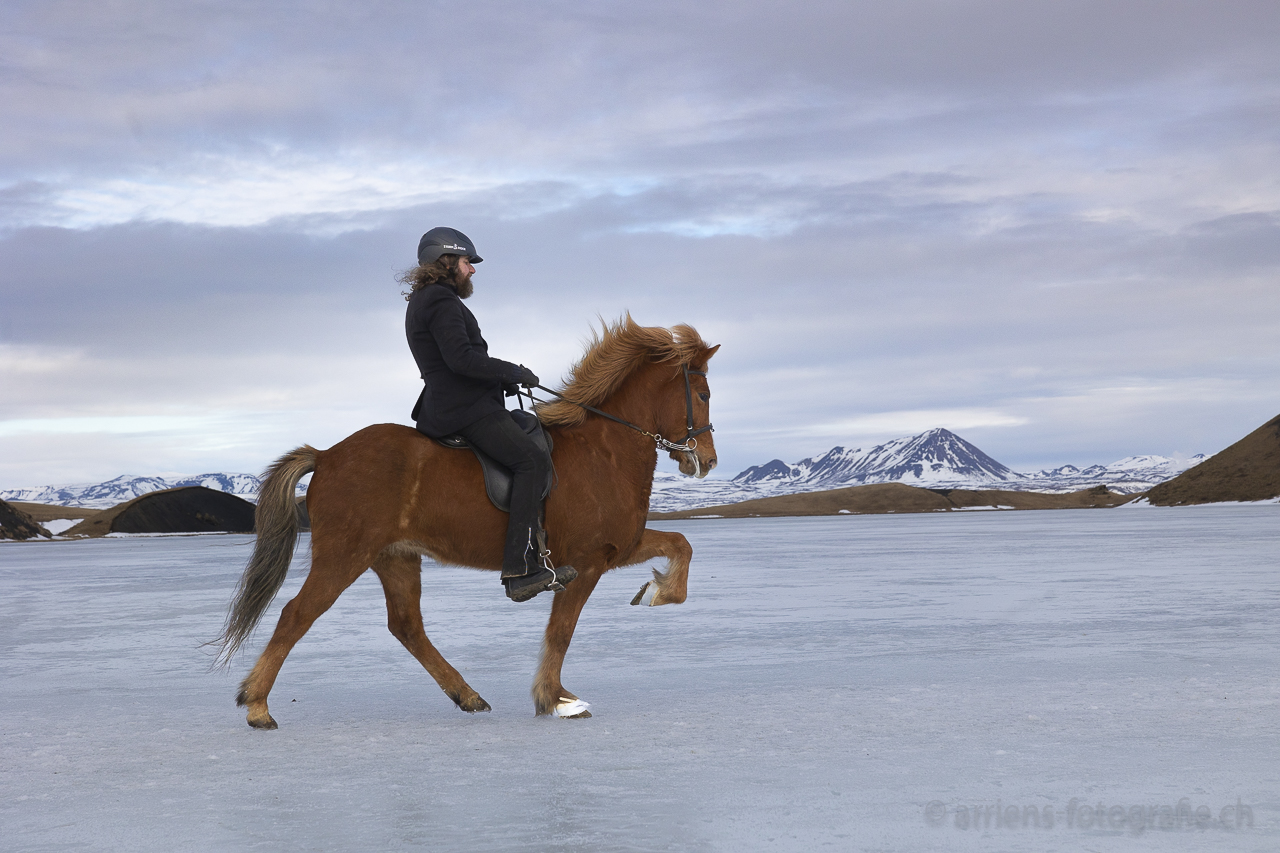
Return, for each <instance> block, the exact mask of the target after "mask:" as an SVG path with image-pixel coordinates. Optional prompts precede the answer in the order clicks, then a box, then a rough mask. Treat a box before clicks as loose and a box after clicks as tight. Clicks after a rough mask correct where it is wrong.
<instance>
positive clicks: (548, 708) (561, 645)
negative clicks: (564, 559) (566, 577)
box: [533, 568, 604, 717]
mask: <svg viewBox="0 0 1280 853" xmlns="http://www.w3.org/2000/svg"><path fill="white" fill-rule="evenodd" d="M603 573H604V572H603V570H602V569H599V568H587V569H582V570H580V572H579V574H578V577H577V579H576V580H575V581H574V582H573V583H571V584H569V585H568V586H567V587H565V588H564V589H563V590H561V591H560V592H557V593H556V597H555V600H554V601H553V602H552V603H551V618H550V619H549V620H547V632H546V634H545V635H544V636H543V638H542V660H541V661H540V662H539V664H538V674H537V676H536V677H535V678H534V680H533V707H534V710H535V711H536V712H537V714H538V716H543V715H546V714H551V713H554V712H555V710H556V706H558V705H564V706H565V707H567V706H568V703H566V702H565V700H569V702H572V701H573V700H575V699H577V698H578V697H577V696H575V695H573V694H572V693H570V692H569V691H568V690H565V688H564V685H563V684H561V683H560V668H561V666H563V665H564V656H565V653H566V652H568V651H569V641H570V640H572V639H573V629H574V628H576V627H577V626H578V616H579V615H581V613H582V607H583V605H585V604H586V603H587V599H588V598H590V597H591V593H592V591H593V590H594V589H595V588H596V584H597V583H599V582H600V576H601V575H602V574H603ZM572 716H576V717H590V716H591V712H590V711H586V710H582V711H581V713H573V714H572Z"/></svg>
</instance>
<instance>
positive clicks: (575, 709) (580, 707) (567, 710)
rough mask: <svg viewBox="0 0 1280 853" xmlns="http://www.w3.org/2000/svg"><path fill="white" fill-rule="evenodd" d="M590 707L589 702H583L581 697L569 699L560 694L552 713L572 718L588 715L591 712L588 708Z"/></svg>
mask: <svg viewBox="0 0 1280 853" xmlns="http://www.w3.org/2000/svg"><path fill="white" fill-rule="evenodd" d="M590 707H591V703H590V702H583V701H582V700H581V699H569V698H566V697H563V696H562V697H560V704H558V705H556V707H555V711H554V713H555V715H556V716H557V717H564V718H566V719H573V718H574V717H590V716H591V712H590V710H588V709H589V708H590Z"/></svg>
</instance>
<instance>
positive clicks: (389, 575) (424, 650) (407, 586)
mask: <svg viewBox="0 0 1280 853" xmlns="http://www.w3.org/2000/svg"><path fill="white" fill-rule="evenodd" d="M373 570H374V571H375V572H377V574H378V579H379V580H381V581H382V591H383V592H384V593H386V596H387V627H388V628H390V629H391V633H392V635H393V636H394V637H395V638H396V639H397V640H399V641H400V642H401V643H403V644H404V647H405V648H406V649H408V650H409V654H411V655H413V656H414V657H415V658H417V659H418V663H420V664H422V666H423V667H424V668H425V669H426V670H427V672H429V673H431V677H432V678H434V679H435V680H436V684H439V685H440V689H441V690H443V691H444V692H445V695H446V696H448V697H449V698H450V699H452V700H453V701H454V704H456V705H457V706H458V707H459V708H461V709H462V710H464V711H466V712H467V713H469V714H474V713H475V712H476V711H488V710H489V703H488V702H486V701H484V700H483V699H481V698H480V694H479V693H476V692H475V691H474V690H472V689H471V685H470V684H467V682H466V681H465V680H464V679H463V677H462V676H461V675H460V674H459V673H458V671H457V670H456V669H454V668H453V667H452V666H450V665H449V662H448V661H447V660H445V659H444V657H443V656H442V655H441V654H440V652H438V651H436V647H435V646H433V645H431V641H430V640H428V639H427V632H426V629H425V628H424V627H423V625H422V558H421V557H418V556H416V555H415V556H412V557H409V556H394V557H392V556H386V555H384V556H381V557H379V558H378V559H377V560H375V561H374V564H373Z"/></svg>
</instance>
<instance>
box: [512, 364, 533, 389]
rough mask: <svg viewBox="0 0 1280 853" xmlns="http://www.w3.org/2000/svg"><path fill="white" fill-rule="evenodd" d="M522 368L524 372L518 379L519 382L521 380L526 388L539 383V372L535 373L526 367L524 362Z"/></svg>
mask: <svg viewBox="0 0 1280 853" xmlns="http://www.w3.org/2000/svg"><path fill="white" fill-rule="evenodd" d="M520 369H521V370H522V371H524V372H523V373H522V374H521V376H520V378H519V379H517V380H516V381H517V382H519V383H520V384H521V385H523V386H524V387H526V388H532V387H533V386H535V385H537V384H539V383H538V374H536V373H534V372H533V371H532V370H530V369H529V368H527V367H525V366H524V365H523V364H522V365H520Z"/></svg>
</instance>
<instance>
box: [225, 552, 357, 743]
mask: <svg viewBox="0 0 1280 853" xmlns="http://www.w3.org/2000/svg"><path fill="white" fill-rule="evenodd" d="M344 563H345V565H344ZM365 568H366V567H365V566H363V565H360V563H358V562H356V561H355V560H352V559H348V560H334V559H333V558H327V559H326V558H323V557H321V556H319V554H318V552H317V551H316V549H315V546H314V541H313V548H312V560H311V571H310V573H309V574H308V575H307V579H306V581H305V582H304V583H303V584H302V589H300V590H299V591H298V594H297V595H296V596H295V597H294V598H293V600H292V601H290V602H289V603H288V604H286V605H285V606H284V610H283V611H281V613H280V621H279V622H278V623H276V630H275V632H274V633H273V634H272V635H271V640H270V642H268V643H267V647H266V648H265V649H263V650H262V654H261V655H259V656H258V662H257V663H255V664H254V665H253V669H252V670H250V671H249V674H248V676H246V677H245V680H244V681H243V682H241V684H240V692H239V693H238V694H237V695H236V704H237V705H241V706H248V709H249V711H248V721H249V725H251V726H253V727H254V728H255V729H274V728H277V725H276V721H275V720H273V719H272V718H271V713H270V711H268V710H267V694H269V693H270V692H271V687H272V685H274V684H275V681H276V676H277V675H279V674H280V667H281V666H283V665H284V659H285V658H286V657H288V655H289V652H290V651H292V650H293V647H294V645H295V644H296V643H297V642H298V640H301V639H302V635H303V634H305V633H307V631H308V630H309V629H310V628H311V626H312V625H313V624H314V623H315V621H316V620H317V619H319V618H320V616H321V615H322V614H323V613H324V612H325V611H326V610H328V609H329V608H330V607H332V606H333V603H334V602H335V601H337V600H338V596H339V595H341V594H342V592H343V590H345V589H346V588H347V587H349V586H351V584H353V583H355V580H356V578H358V577H360V575H362V574H364V570H365Z"/></svg>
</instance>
